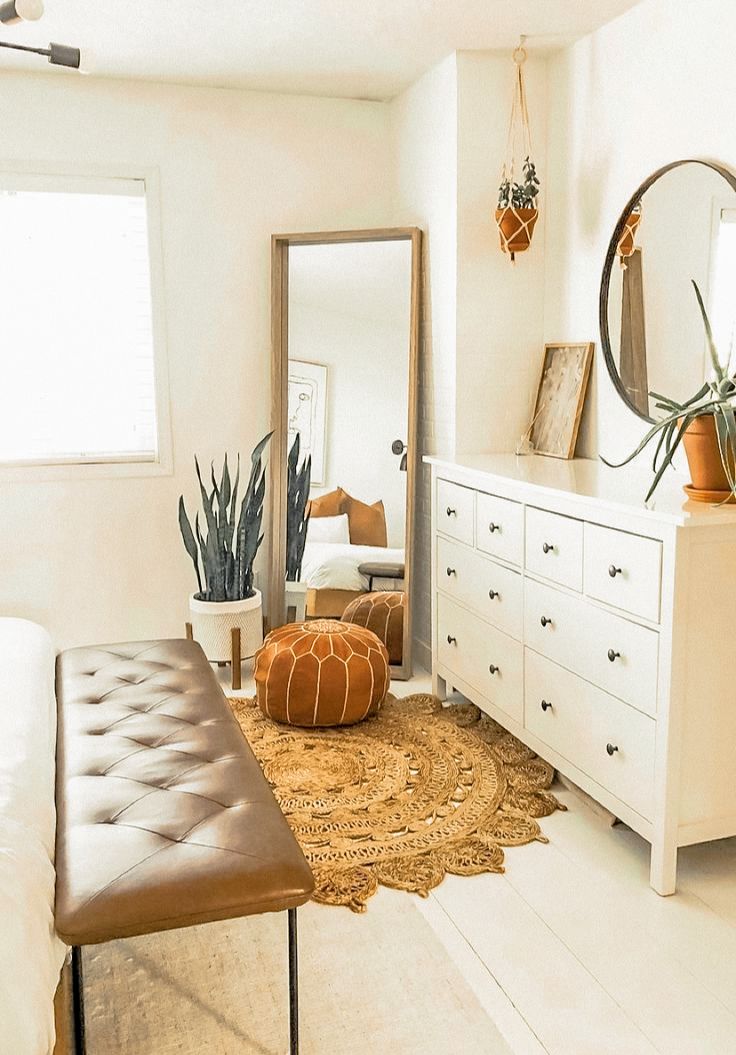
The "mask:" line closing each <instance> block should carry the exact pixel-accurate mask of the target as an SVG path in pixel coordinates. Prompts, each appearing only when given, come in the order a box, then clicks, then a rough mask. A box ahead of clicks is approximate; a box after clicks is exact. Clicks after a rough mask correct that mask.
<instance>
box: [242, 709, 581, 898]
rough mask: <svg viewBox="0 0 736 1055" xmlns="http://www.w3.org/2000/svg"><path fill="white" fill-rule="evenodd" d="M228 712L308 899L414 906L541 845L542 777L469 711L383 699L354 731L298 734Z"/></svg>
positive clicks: (542, 767)
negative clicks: (393, 897)
mask: <svg viewBox="0 0 736 1055" xmlns="http://www.w3.org/2000/svg"><path fill="white" fill-rule="evenodd" d="M230 703H231V705H232V708H233V712H234V714H235V716H236V718H237V719H238V721H239V722H240V725H241V727H242V729H243V732H244V733H245V735H246V737H247V739H248V741H249V743H250V745H251V747H252V748H253V751H254V753H255V754H256V756H257V758H258V760H259V761H260V763H261V765H262V767H263V771H264V773H265V774H266V777H267V779H268V781H269V783H270V784H271V787H272V788H273V790H274V794H275V795H276V798H277V799H278V801H279V804H280V806H281V808H282V809H283V811H284V813H285V815H286V818H287V820H288V822H289V824H290V825H291V828H292V830H293V831H294V834H295V835H296V837H297V839H298V840H299V843H300V845H301V847H302V850H303V851H304V854H305V856H306V858H307V860H308V861H309V863H310V865H311V867H312V870H313V872H314V875H315V880H316V892H315V895H314V898H315V900H316V901H321V902H324V903H326V904H330V905H347V906H348V907H349V908H351V909H352V910H353V911H354V912H363V911H365V908H366V904H367V901H368V899H369V898H370V897H371V896H372V895H373V894H375V892H376V890H377V888H378V884H379V883H382V884H383V885H384V886H390V887H395V888H397V889H400V890H409V891H413V892H415V893H417V894H421V895H422V896H423V897H426V896H427V894H428V893H429V891H430V890H431V889H432V887H435V886H437V885H438V883H440V882H441V881H442V879H443V878H444V876H445V875H446V873H448V872H450V873H452V874H453V875H478V874H480V873H481V872H502V871H503V859H504V852H503V849H502V847H504V846H518V845H520V844H522V843H529V842H532V841H533V840H535V839H536V840H539V841H540V842H546V841H547V840H546V838H545V836H544V835H542V833H541V830H540V827H539V825H538V823H537V821H536V819H535V818H538V817H546V816H548V815H549V814H551V813H553V812H554V811H555V810H556V809H564V808H565V807H564V806H562V805H561V804H560V803H559V802H558V801H557V799H556V798H555V796H554V795H553V794H552V793H551V792H550V791H549V790H548V789H549V787H550V784H551V783H552V778H553V776H554V770H553V769H552V767H551V766H550V765H549V764H548V763H547V762H545V761H543V759H541V758H539V757H538V756H537V755H535V754H534V752H533V751H531V750H530V749H529V748H528V747H526V746H525V745H524V744H522V743H521V742H520V741H519V740H517V739H516V738H515V737H514V736H512V735H511V734H510V733H508V732H506V730H505V729H503V728H502V727H501V726H500V725H498V724H497V723H496V722H494V721H493V720H492V719H491V718H489V717H488V716H487V715H485V714H483V713H482V712H481V711H480V710H479V709H478V708H477V707H475V706H474V705H473V704H469V703H468V704H451V705H450V706H446V707H443V705H442V704H441V703H440V702H439V700H437V699H436V698H435V697H433V696H430V695H426V694H416V695H413V696H407V697H405V698H403V699H396V698H394V697H392V696H389V697H388V699H387V700H386V702H385V703H384V705H383V707H382V708H381V710H380V711H379V713H378V714H377V715H376V716H375V717H374V718H370V719H368V720H367V721H365V722H362V723H361V724H360V725H354V726H347V727H343V728H337V729H298V728H295V727H294V726H288V725H280V724H278V723H276V722H273V721H271V720H270V719H268V718H266V717H265V716H264V715H263V714H262V712H261V711H260V709H259V708H258V707H257V705H256V703H255V700H242V699H241V700H235V699H231V700H230Z"/></svg>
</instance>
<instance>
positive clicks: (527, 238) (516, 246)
mask: <svg viewBox="0 0 736 1055" xmlns="http://www.w3.org/2000/svg"><path fill="white" fill-rule="evenodd" d="M538 216H539V210H538V209H516V208H514V207H513V206H511V205H508V206H506V208H504V209H496V223H497V224H498V231H499V235H500V238H501V249H502V250H503V251H504V253H510V254H511V259H512V260H513V259H514V255H515V254H516V253H523V252H525V251H526V250H527V249H528V248H529V246H530V244H531V240H532V235H533V234H534V225H535V224H536V222H537V217H538Z"/></svg>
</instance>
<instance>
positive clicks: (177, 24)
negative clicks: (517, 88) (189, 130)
mask: <svg viewBox="0 0 736 1055" xmlns="http://www.w3.org/2000/svg"><path fill="white" fill-rule="evenodd" d="M637 2H638V0H45V4H46V13H45V15H44V16H43V18H42V19H41V20H40V21H39V22H35V23H23V24H20V25H13V26H2V25H0V39H1V40H7V41H12V42H16V43H22V44H30V45H33V46H40V47H46V46H47V45H48V43H49V41H54V42H55V43H59V44H71V45H73V46H76V47H79V48H81V49H82V57H83V64H84V60H85V57H89V58H91V60H92V61H91V70H90V72H93V73H95V74H97V75H99V76H105V77H123V78H136V79H142V80H154V81H168V82H173V83H178V84H200V85H210V86H215V87H226V88H252V89H258V90H263V91H277V92H294V93H298V94H308V95H331V96H342V97H347V98H360V99H390V98H392V97H393V96H394V95H396V94H397V93H398V92H400V91H401V90H402V89H403V88H405V87H407V86H408V85H409V84H411V83H413V82H414V81H415V80H417V78H418V77H420V76H421V75H422V73H424V71H425V70H427V69H429V68H430V67H431V66H433V65H434V64H435V63H437V62H439V61H440V60H441V59H442V58H444V57H445V56H446V55H449V54H450V53H451V52H453V51H455V50H464V49H468V50H494V49H499V48H500V49H507V48H508V49H511V48H513V47H514V45H515V44H516V43H517V41H518V37H519V34H520V33H525V34H528V35H529V37H530V40H529V44H528V46H529V50H530V51H531V52H533V51H535V50H537V51H549V50H553V49H556V48H559V47H563V46H564V45H566V44H568V43H570V42H571V41H572V40H574V39H576V38H577V37H580V36H584V35H585V34H586V33H589V32H591V31H592V30H594V29H596V28H598V27H599V26H601V25H603V24H604V23H605V22H609V21H610V20H611V19H613V18H615V17H616V16H617V15H619V14H621V13H622V12H624V11H626V10H627V9H628V8H630V7H634V6H635V4H636V3H637ZM5 69H23V70H33V71H36V72H39V71H41V70H44V69H45V70H47V71H49V72H51V73H54V74H56V75H57V76H76V75H77V74H76V73H74V72H71V71H65V70H59V69H56V68H53V67H49V66H48V64H47V63H46V62H45V60H44V59H42V58H40V57H35V58H34V57H32V56H23V55H19V54H18V53H16V52H11V51H6V50H0V71H2V70H5Z"/></svg>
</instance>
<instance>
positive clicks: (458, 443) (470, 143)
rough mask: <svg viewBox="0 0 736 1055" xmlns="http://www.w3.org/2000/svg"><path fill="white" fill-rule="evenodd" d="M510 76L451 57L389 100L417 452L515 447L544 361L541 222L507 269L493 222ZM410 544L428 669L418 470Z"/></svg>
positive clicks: (484, 60) (425, 553)
mask: <svg viewBox="0 0 736 1055" xmlns="http://www.w3.org/2000/svg"><path fill="white" fill-rule="evenodd" d="M513 76H514V67H513V64H512V63H511V61H510V58H509V55H508V54H506V53H503V54H501V53H493V54H491V53H485V52H472V53H471V52H458V53H457V54H456V55H452V56H450V57H449V58H448V59H446V60H445V61H444V62H442V63H440V64H439V65H438V66H436V67H434V69H432V70H430V71H429V73H427V74H426V75H425V76H424V77H423V78H422V79H421V80H420V81H418V82H417V83H416V84H415V85H413V86H412V87H411V88H410V89H408V90H407V91H406V92H404V93H403V94H402V95H400V96H399V97H398V98H397V99H396V100H394V102H393V103H392V104H391V127H392V132H393V138H394V158H395V160H394V164H395V168H396V191H395V222H400V223H416V224H418V225H419V226H421V227H422V228H423V229H424V231H425V254H424V296H425V311H424V333H423V341H422V360H421V377H420V392H419V394H420V429H419V455H420V457H421V455H422V454H450V455H453V454H456V453H457V454H462V453H467V452H469V451H494V450H495V451H499V450H500V451H504V450H505V451H508V450H513V449H514V447H515V445H516V441H517V440H518V438H519V436H520V435H521V433H522V432H523V431H524V429H525V427H526V425H527V421H528V417H529V413H530V408H531V404H532V397H533V392H534V389H535V386H536V381H537V376H538V372H539V368H540V364H541V355H542V329H543V307H544V229H543V221H541V222H540V227H539V230H538V232H537V234H536V235H535V239H534V242H533V244H532V248H531V249H530V250H529V252H528V253H525V254H524V255H523V256H521V255H520V256H519V257H518V258H517V262H516V264H515V265H512V264H511V262H510V260H509V258H508V257H507V256H504V255H503V254H502V253H501V250H500V246H499V241H498V232H497V229H496V224H495V219H494V213H495V208H496V203H497V192H498V184H499V182H500V173H501V166H502V164H503V161H504V148H505V145H506V132H507V128H508V119H509V111H510V107H511V98H512V87H513ZM527 82H528V91H529V95H530V111H531V120H532V125H533V130H534V154H535V159H536V162H537V166H538V169H539V171H540V173H541V178H542V182H543V185H544V183H545V179H546V172H545V168H546V166H545V139H546V136H545V130H546V129H545V112H546V104H545V93H546V64H545V63H544V62H539V61H535V60H530V61H529V63H528V67H527ZM542 215H543V216H544V204H543V201H542ZM416 546H417V575H416V578H415V592H414V633H415V638H416V640H417V644H418V655H419V657H420V659H421V660H422V661H423V662H425V663H428V661H429V659H428V655H429V651H428V650H429V640H430V638H429V634H430V630H429V610H430V597H429V572H430V567H429V562H430V542H429V474H428V473H427V471H426V469H420V473H419V488H418V495H417V525H416Z"/></svg>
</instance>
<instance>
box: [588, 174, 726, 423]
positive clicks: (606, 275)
mask: <svg viewBox="0 0 736 1055" xmlns="http://www.w3.org/2000/svg"><path fill="white" fill-rule="evenodd" d="M683 165H704V166H705V167H706V168H709V169H711V170H712V171H713V172H717V173H718V174H719V175H720V176H723V178H724V180H725V181H726V183H728V185H729V186H730V187H731V189H732V190H734V191H736V176H734V174H733V173H732V172H729V170H728V169H727V168H726V167H725V166H724V165H720V164H718V162H716V161H707V160H705V159H704V158H682V159H681V160H680V161H671V162H670V163H669V165H663V166H662V168H660V169H657V171H656V172H653V173H652V175H651V176H649V177H648V178H647V179H645V180H644V182H643V183H642V184H641V186H639V187H637V189H636V190H635V191H634V193H633V194H632V195H631V197H630V198H629V200H628V201H627V203H626V205H625V206H624V209H623V212H622V213H621V215H620V216H619V218H618V220H617V221H616V226H615V227H614V229H613V234H612V235H611V241H610V242H609V244H608V251H607V252H606V259H605V262H604V264H603V275H602V277H601V288H600V296H599V300H598V319H599V323H600V331H601V348H602V349H603V358H604V359H605V361H606V367H607V369H608V373H609V376H610V378H611V380H612V381H613V386H614V388H615V389H616V391H617V392H618V394H619V396H620V397H621V399H622V400H623V402H624V403H625V404H626V406H627V407H628V408H629V410H631V411H633V413H634V414H636V416H637V417H639V418H642V419H643V420H644V421H648V422H649V423H650V424H653V423H654V420H655V419H654V418H652V417H650V416H649V415H648V414H644V413H643V411H642V410H640V409H639V408H638V407H637V406H636V405H635V404H634V403H633V402H632V400H631V399H630V398H629V394H628V392H627V391H626V388H625V387H624V384H623V382H622V381H621V375H620V374H619V370H618V367H617V366H616V360H615V359H614V357H613V352H612V350H611V333H610V330H609V326H608V295H609V292H610V286H611V272H612V270H613V265H614V263H615V261H616V250H617V248H618V243H619V240H620V238H621V236H622V234H623V233H624V228H625V226H626V221H627V219H628V217H629V215H630V213H631V210H632V209H633V208H634V206H635V205H636V204H637V202H639V201H640V200H641V198H642V197H643V196H644V194H646V192H647V191H648V190H649V188H650V187H652V186H653V184H655V183H656V182H657V180H658V179H660V178H661V177H662V176H664V175H665V174H666V173H668V172H671V171H672V170H673V169H676V168H680V167H681V166H683Z"/></svg>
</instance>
